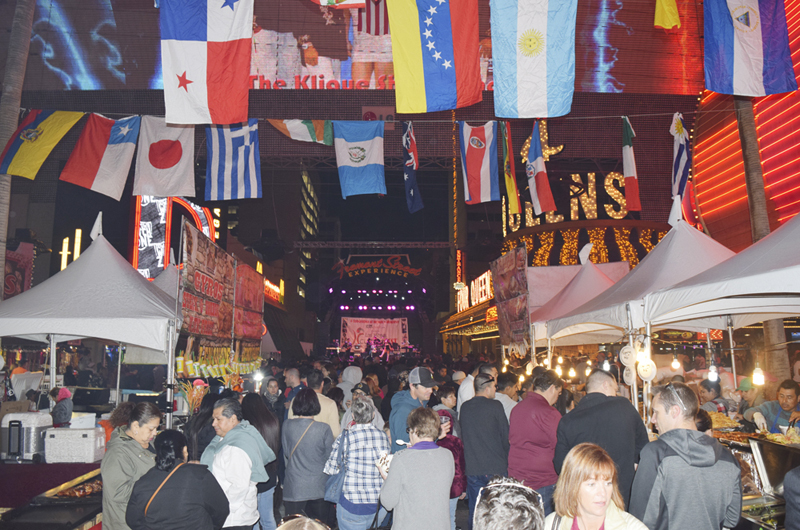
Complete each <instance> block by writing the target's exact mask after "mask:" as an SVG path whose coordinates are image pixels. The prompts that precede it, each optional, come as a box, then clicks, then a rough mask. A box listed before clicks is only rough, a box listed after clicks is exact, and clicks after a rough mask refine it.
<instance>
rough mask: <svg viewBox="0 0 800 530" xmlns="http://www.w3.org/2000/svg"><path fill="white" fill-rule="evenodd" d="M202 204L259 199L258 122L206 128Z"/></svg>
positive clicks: (252, 120) (259, 156) (254, 119)
mask: <svg viewBox="0 0 800 530" xmlns="http://www.w3.org/2000/svg"><path fill="white" fill-rule="evenodd" d="M206 151H207V152H208V161H207V162H206V200H207V201H230V200H234V199H260V198H261V155H260V154H259V150H258V120H257V119H256V118H250V120H249V121H248V122H247V123H242V124H239V125H213V126H211V127H206Z"/></svg>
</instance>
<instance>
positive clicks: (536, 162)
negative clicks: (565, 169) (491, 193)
mask: <svg viewBox="0 0 800 530" xmlns="http://www.w3.org/2000/svg"><path fill="white" fill-rule="evenodd" d="M525 173H527V175H528V188H530V190H531V202H532V203H533V211H534V212H535V213H536V215H541V214H542V212H553V211H555V210H556V201H555V199H553V191H552V190H551V189H550V180H549V179H548V178H547V169H545V167H544V154H543V153H542V140H541V138H540V136H539V120H534V122H533V132H532V133H531V147H530V150H529V152H528V164H527V166H526V167H525Z"/></svg>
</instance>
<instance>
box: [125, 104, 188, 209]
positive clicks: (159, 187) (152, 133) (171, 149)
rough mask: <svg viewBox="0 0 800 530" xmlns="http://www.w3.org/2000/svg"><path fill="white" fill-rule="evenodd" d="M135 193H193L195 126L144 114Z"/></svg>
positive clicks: (134, 186)
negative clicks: (168, 123) (169, 123)
mask: <svg viewBox="0 0 800 530" xmlns="http://www.w3.org/2000/svg"><path fill="white" fill-rule="evenodd" d="M133 194H134V195H154V196H156V197H194V195H195V193H194V126H193V125H167V124H166V123H164V118H156V117H155V116H143V117H142V127H141V133H140V135H139V149H138V150H137V151H136V172H135V173H134V176H133Z"/></svg>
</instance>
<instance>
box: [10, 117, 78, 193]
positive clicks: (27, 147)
mask: <svg viewBox="0 0 800 530" xmlns="http://www.w3.org/2000/svg"><path fill="white" fill-rule="evenodd" d="M82 117H83V112H66V111H62V110H39V109H37V110H32V111H31V112H30V113H29V114H28V115H27V116H25V119H24V120H22V123H20V124H19V127H17V130H16V131H14V134H13V136H11V139H10V140H9V141H8V144H6V147H5V149H4V150H3V154H2V155H0V175H16V176H18V177H25V178H26V179H31V180H33V179H34V178H36V173H38V172H39V168H41V167H42V164H44V161H45V159H47V156H48V155H49V154H50V151H52V150H53V148H54V147H55V146H56V145H58V142H60V141H61V139H62V138H63V137H64V135H65V134H67V132H69V130H70V129H72V126H73V125H75V124H76V123H77V122H78V120H80V119H81V118H82Z"/></svg>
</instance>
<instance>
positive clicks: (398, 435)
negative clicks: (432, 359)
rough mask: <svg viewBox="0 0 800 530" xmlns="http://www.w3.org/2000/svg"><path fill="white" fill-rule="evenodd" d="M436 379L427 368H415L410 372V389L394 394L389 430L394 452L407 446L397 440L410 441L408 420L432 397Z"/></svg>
mask: <svg viewBox="0 0 800 530" xmlns="http://www.w3.org/2000/svg"><path fill="white" fill-rule="evenodd" d="M434 386H436V381H434V379H433V374H432V373H431V371H430V370H428V369H427V368H414V369H413V370H411V373H410V374H408V390H403V391H402V392H398V393H397V394H395V395H394V396H392V413H391V414H390V415H389V430H390V431H391V434H392V453H396V452H397V451H400V450H401V449H404V448H405V446H402V445H397V440H403V441H404V442H408V441H409V439H408V432H407V431H406V421H407V420H408V415H409V414H410V413H411V411H412V410H414V409H416V408H419V407H424V406H425V404H426V403H427V402H428V398H430V397H431V392H433V387H434Z"/></svg>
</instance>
